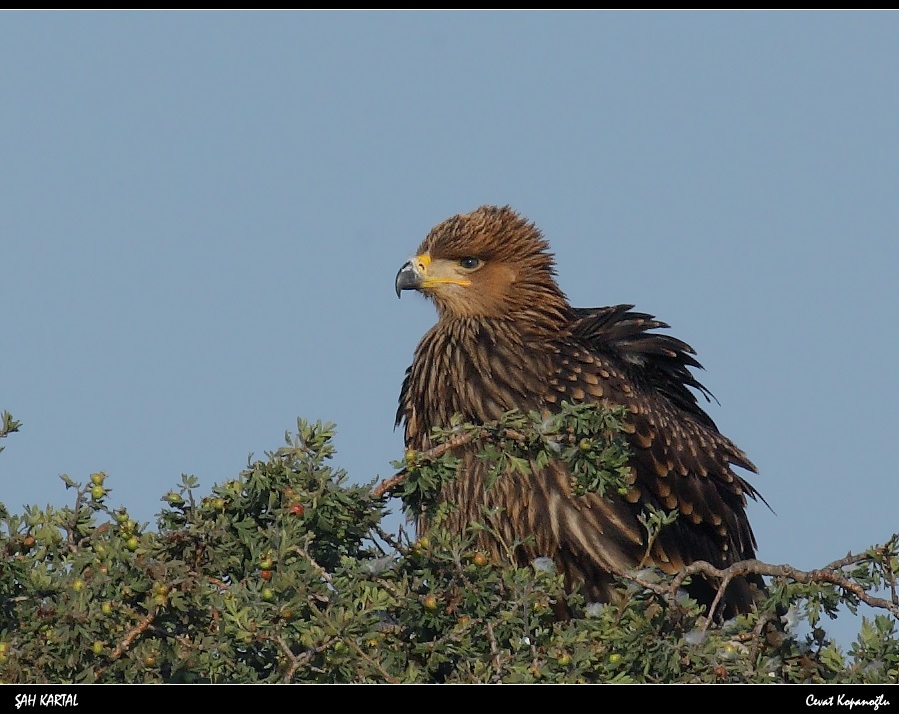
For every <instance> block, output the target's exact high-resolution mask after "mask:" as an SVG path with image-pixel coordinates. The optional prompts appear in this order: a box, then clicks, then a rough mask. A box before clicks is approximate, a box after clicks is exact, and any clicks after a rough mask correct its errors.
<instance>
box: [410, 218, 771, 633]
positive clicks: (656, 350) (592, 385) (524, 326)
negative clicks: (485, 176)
mask: <svg viewBox="0 0 899 714" xmlns="http://www.w3.org/2000/svg"><path fill="white" fill-rule="evenodd" d="M395 288H396V293H397V296H398V297H399V296H400V295H401V293H402V291H404V290H416V291H418V292H420V293H421V294H423V295H425V296H426V297H428V298H430V300H431V301H433V303H434V305H435V306H436V309H437V316H438V319H437V322H436V324H435V325H434V326H433V327H432V328H431V329H430V330H428V331H427V332H426V333H425V335H424V337H423V338H422V340H421V342H420V343H419V345H418V347H417V349H416V350H415V354H414V357H413V360H412V364H411V366H410V367H409V368H408V369H407V370H406V374H405V379H404V380H403V384H402V389H401V391H400V397H399V408H398V410H397V416H396V425H397V426H399V425H401V424H402V425H403V428H404V433H405V443H406V447H407V449H413V450H415V451H424V450H427V449H429V448H432V447H434V446H435V445H436V442H435V441H434V436H433V434H432V430H433V429H434V428H435V427H442V428H449V427H450V426H451V424H452V423H455V422H451V420H452V419H453V417H454V415H461V417H462V419H463V420H464V421H466V422H470V423H474V424H483V423H487V422H491V421H495V420H498V419H500V418H501V417H503V415H504V414H506V413H508V412H509V411H511V410H520V411H522V412H525V413H528V412H535V411H536V412H537V413H542V414H549V413H553V412H554V411H558V410H559V409H560V408H561V405H562V403H563V402H568V403H571V404H584V403H596V404H606V405H610V406H619V407H624V408H625V409H626V412H625V413H626V415H627V418H626V423H625V430H626V438H627V444H628V447H629V452H630V454H631V455H630V457H629V461H628V466H629V469H630V476H629V478H628V487H627V488H626V489H621V490H619V491H617V492H613V493H611V494H609V493H606V494H604V495H599V494H598V493H595V492H588V493H579V492H578V491H577V490H576V489H574V488H573V486H572V478H571V474H570V473H569V471H568V469H567V467H566V465H565V463H564V462H563V461H562V459H561V458H559V459H554V460H553V459H551V460H549V462H548V463H546V464H545V465H541V466H538V465H537V464H536V463H531V464H530V468H529V469H525V473H522V472H521V470H518V469H510V470H509V471H508V473H505V474H503V475H502V476H500V477H499V478H494V477H491V475H490V473H489V472H490V466H489V465H488V464H485V463H484V461H483V459H481V458H479V457H478V451H479V449H478V445H477V444H476V443H467V444H464V445H462V446H460V447H458V448H457V449H456V450H455V452H454V455H455V456H456V457H458V464H459V466H458V469H457V473H456V475H455V477H454V478H452V479H448V480H447V481H446V482H445V483H444V484H443V485H442V486H441V490H440V492H439V495H438V500H439V502H440V503H443V502H446V503H447V505H449V506H450V508H448V509H445V510H446V513H445V514H444V516H443V517H442V520H441V524H442V525H443V526H444V527H446V528H448V529H450V530H451V531H452V532H455V533H458V534H460V535H463V534H465V535H468V536H472V537H474V538H475V547H477V548H478V549H481V550H483V551H485V552H486V554H488V555H490V556H491V557H493V558H495V559H500V558H502V557H503V555H504V554H505V553H507V552H508V551H507V550H506V548H507V547H508V544H509V543H515V544H517V546H516V548H517V550H516V551H515V557H516V559H517V560H518V561H519V564H521V565H524V564H527V563H530V562H533V561H534V560H535V559H537V558H541V557H542V558H551V559H552V560H553V561H554V563H555V565H556V568H557V569H558V570H559V572H561V573H562V574H563V575H564V580H565V584H566V587H567V588H568V589H569V590H576V589H577V590H579V591H581V592H582V593H583V594H584V595H585V597H586V598H587V599H588V600H590V601H594V602H610V601H613V600H614V599H615V598H616V589H615V577H616V574H621V573H624V572H628V571H631V570H633V569H635V568H643V567H646V566H652V567H655V568H658V569H660V570H661V571H663V572H665V573H667V574H672V575H673V574H676V573H678V572H680V571H681V570H683V569H684V568H685V567H686V566H687V565H689V564H691V563H693V562H696V561H700V560H701V561H706V562H708V563H710V564H712V565H713V566H715V567H717V568H722V569H723V568H725V567H727V566H729V565H731V564H732V563H735V562H737V561H740V560H745V559H750V558H754V557H755V551H756V547H757V545H756V539H755V536H754V534H753V531H752V528H751V527H750V524H749V520H748V517H747V513H746V507H747V496H748V497H750V498H752V499H756V498H757V497H758V493H757V491H756V490H755V488H754V487H753V486H752V485H751V484H750V483H748V482H747V481H746V480H745V479H744V478H743V477H742V476H740V475H738V473H737V472H736V471H735V469H737V468H738V469H743V470H745V471H749V472H752V473H756V472H757V470H756V467H755V466H754V465H753V464H752V462H751V461H750V460H749V458H748V457H747V456H746V454H745V453H743V451H742V450H741V449H740V448H738V447H737V446H736V445H735V444H734V443H733V442H732V441H731V440H730V439H728V438H727V437H726V436H724V435H722V434H721V432H720V431H719V430H718V428H717V427H716V425H715V423H714V421H713V420H712V418H711V417H710V416H709V415H708V414H707V413H706V412H705V411H704V410H703V408H702V407H701V406H700V404H699V401H698V399H697V394H699V395H702V396H703V397H704V398H705V399H706V400H708V398H709V396H710V393H709V392H708V390H706V388H705V387H704V386H703V385H702V384H700V382H699V381H697V379H696V377H695V376H694V374H693V372H692V371H691V369H693V368H699V369H701V365H700V363H699V362H698V361H697V360H696V358H695V357H694V355H695V354H696V353H695V351H694V350H693V348H692V347H690V346H689V345H688V344H686V343H685V342H682V341H680V340H678V339H676V338H674V337H672V336H670V335H668V334H665V333H660V332H657V330H659V329H663V328H668V327H669V326H668V325H667V324H665V323H663V322H661V321H659V320H657V319H655V317H654V316H652V315H649V314H645V313H641V312H636V311H634V310H633V307H634V306H633V305H615V306H610V307H599V308H576V307H572V306H571V305H570V304H569V302H568V300H567V298H566V297H565V294H564V293H563V292H562V290H561V289H560V288H559V285H558V283H557V281H556V267H555V258H554V256H553V254H552V253H551V252H550V250H549V244H548V243H547V241H546V240H545V239H544V237H543V235H542V233H541V231H540V230H539V229H538V228H537V227H536V226H535V224H534V223H532V222H529V221H528V219H526V218H524V217H523V216H521V215H520V214H519V213H517V212H516V211H514V210H513V209H512V208H510V207H509V206H504V207H497V206H482V207H480V208H478V209H477V210H474V211H472V212H470V213H466V214H460V215H456V216H453V217H451V218H449V219H447V220H445V221H443V222H442V223H440V224H438V225H437V226H435V227H434V228H433V229H431V231H430V232H429V233H428V235H427V237H426V238H425V239H424V241H423V242H422V243H421V245H420V246H419V248H418V250H417V251H416V254H415V257H414V258H412V259H411V260H409V261H408V262H406V263H405V264H404V265H403V266H402V267H401V268H400V269H399V272H398V273H397V275H396V281H395ZM648 505H652V506H654V507H656V508H658V509H662V510H664V511H669V512H670V511H672V510H673V509H677V512H678V516H677V518H676V519H675V520H674V522H673V523H671V524H670V525H667V526H665V527H664V528H662V530H661V531H660V532H659V533H658V534H657V537H656V538H655V540H654V541H652V543H651V546H649V545H648V543H647V540H648V538H647V531H646V528H645V527H644V526H643V525H642V524H641V521H640V515H641V513H643V512H644V509H645V508H646V506H648ZM486 513H494V514H497V513H498V514H501V515H500V517H499V518H495V522H494V523H493V524H492V528H488V529H485V528H480V529H472V528H471V526H472V525H473V524H474V523H475V522H478V521H483V519H484V514H486ZM430 519H431V516H430V514H429V513H428V512H427V511H425V512H424V513H422V514H421V515H420V517H419V522H418V523H417V527H418V530H419V532H423V529H426V528H427V527H428V526H429V525H430ZM504 544H505V545H504ZM647 548H649V550H648V551H647ZM647 556H648V562H647ZM763 590H764V582H763V581H762V579H761V578H760V577H758V576H754V575H748V576H745V577H742V578H736V579H734V580H733V581H731V583H730V584H729V585H728V588H727V590H726V592H725V593H724V597H723V598H720V599H719V610H718V611H717V612H716V613H712V614H713V615H714V616H715V617H725V618H727V617H733V616H735V615H736V614H739V613H742V612H747V611H749V610H750V609H751V608H752V606H753V604H754V603H755V602H756V601H757V600H758V596H759V594H760V593H761V592H762V591H763ZM688 591H689V593H690V595H692V596H693V597H694V598H695V599H697V600H698V601H700V602H702V603H704V604H705V606H706V607H707V608H708V607H710V605H711V604H712V603H713V602H714V598H715V595H716V593H717V587H716V586H715V584H714V583H711V582H707V581H706V580H704V579H702V578H693V582H692V583H691V584H690V585H689V586H688Z"/></svg>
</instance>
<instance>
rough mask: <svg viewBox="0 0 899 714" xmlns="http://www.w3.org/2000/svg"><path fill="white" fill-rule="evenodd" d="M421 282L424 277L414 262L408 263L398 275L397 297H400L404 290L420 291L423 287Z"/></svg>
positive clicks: (395, 285)
mask: <svg viewBox="0 0 899 714" xmlns="http://www.w3.org/2000/svg"><path fill="white" fill-rule="evenodd" d="M421 281H422V275H421V273H419V272H418V269H417V268H416V267H415V263H414V261H412V260H409V261H406V263H405V265H403V267H402V268H400V270H399V272H398V273H397V274H396V282H395V283H394V287H395V288H396V296H397V297H400V293H402V292H403V290H418V288H419V287H421Z"/></svg>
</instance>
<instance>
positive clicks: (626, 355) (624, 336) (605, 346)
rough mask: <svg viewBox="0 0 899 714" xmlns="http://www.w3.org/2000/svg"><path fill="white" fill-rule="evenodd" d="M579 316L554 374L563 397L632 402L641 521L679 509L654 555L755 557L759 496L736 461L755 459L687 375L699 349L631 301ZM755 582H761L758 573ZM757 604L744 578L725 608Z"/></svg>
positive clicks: (666, 562)
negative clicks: (650, 511) (652, 511)
mask: <svg viewBox="0 0 899 714" xmlns="http://www.w3.org/2000/svg"><path fill="white" fill-rule="evenodd" d="M574 315H575V318H574V322H573V324H572V329H571V337H572V339H571V341H570V342H569V343H567V344H566V347H565V348H564V349H563V352H562V355H561V360H560V368H559V373H558V375H557V377H556V379H555V380H554V381H553V385H554V387H555V389H556V391H557V392H558V393H559V396H558V397H557V400H560V399H570V398H572V397H573V398H575V399H576V400H579V401H580V400H585V401H591V398H592V400H603V401H606V402H608V403H611V404H622V405H625V406H626V407H627V408H628V409H629V411H630V418H629V420H628V421H629V428H630V429H631V430H632V433H631V435H630V439H629V441H630V444H631V447H632V449H633V452H634V458H633V461H632V467H633V471H634V473H633V476H632V478H633V484H632V486H631V491H630V493H629V494H628V496H627V497H626V500H627V501H628V502H630V504H632V505H631V514H632V516H633V518H636V517H637V515H638V514H639V512H640V510H641V509H642V508H643V507H644V504H647V503H649V504H652V505H654V506H656V507H659V508H663V509H667V510H671V509H674V508H677V509H678V511H679V513H680V514H681V515H680V517H679V518H678V519H677V521H676V522H675V523H674V524H673V525H672V526H669V527H667V528H665V529H663V531H662V533H661V534H660V536H659V538H658V540H657V541H656V543H655V544H654V548H653V551H652V553H651V555H652V559H653V561H654V562H655V563H656V565H658V566H659V567H661V568H662V569H663V570H665V571H667V572H669V573H674V572H677V571H679V570H681V569H682V568H683V567H684V566H685V565H687V564H689V563H691V562H694V561H696V560H706V561H708V562H710V563H712V564H713V565H716V566H717V567H726V566H728V565H730V564H731V563H733V562H736V561H738V560H741V559H745V558H752V557H754V556H755V548H756V542H755V537H754V535H753V533H752V529H751V528H750V525H749V521H748V518H747V516H746V512H745V508H746V504H747V500H746V497H747V496H749V497H752V498H756V497H757V493H756V490H755V489H754V488H753V487H752V486H751V485H750V484H749V483H747V482H746V481H745V480H744V479H743V478H741V477H740V476H739V475H737V474H736V473H735V472H734V470H733V467H735V466H739V467H741V468H745V469H747V470H750V471H755V466H753V464H752V462H751V461H750V460H749V458H748V457H747V456H746V454H744V453H743V451H741V450H740V449H739V448H738V447H737V446H736V445H734V444H733V442H731V441H730V440H729V439H727V438H726V437H725V436H723V435H722V434H721V433H720V432H719V431H718V429H717V427H716V426H715V423H714V422H713V420H712V419H711V417H709V415H708V414H706V412H705V411H704V410H703V409H702V408H701V407H700V406H699V404H698V402H697V400H696V396H695V393H694V392H692V391H691V388H692V389H696V390H699V391H700V393H702V394H704V395H706V396H708V391H707V390H705V388H704V387H702V385H701V384H699V382H698V381H697V380H696V378H695V377H694V376H693V375H692V373H691V372H690V369H689V368H690V367H699V364H698V362H696V360H695V359H694V358H693V357H692V355H693V354H694V352H693V350H692V348H691V347H690V346H689V345H687V344H686V343H684V342H681V341H680V340H677V339H675V338H672V337H670V336H667V335H662V334H658V333H653V332H650V330H653V329H656V328H664V327H667V325H665V324H664V323H662V322H659V321H657V320H656V319H655V318H654V317H652V316H651V315H647V314H644V313H638V312H632V311H631V306H630V305H618V306H614V307H608V308H595V309H578V310H575V311H574ZM585 498H586V499H587V500H591V497H589V496H588V497H585ZM592 500H593V501H596V500H597V499H596V498H595V497H593V498H592ZM622 520H623V519H622ZM597 547H602V544H597ZM753 582H754V584H755V585H756V586H759V587H762V582H761V580H760V579H754V581H753ZM703 589H706V590H708V586H705V585H704V584H703V583H699V584H697V585H696V586H695V588H694V590H696V591H701V590H703ZM700 594H702V593H700ZM703 599H706V598H705V597H704V594H703ZM751 602H752V599H751V596H750V592H749V588H748V583H746V582H745V581H741V582H739V583H737V584H736V585H735V586H734V587H733V588H732V589H731V591H729V604H728V609H727V610H726V614H733V613H734V612H736V611H742V610H745V609H747V608H748V607H749V605H750V603H751Z"/></svg>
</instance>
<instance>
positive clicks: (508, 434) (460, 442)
mask: <svg viewBox="0 0 899 714" xmlns="http://www.w3.org/2000/svg"><path fill="white" fill-rule="evenodd" d="M501 434H502V436H503V437H504V438H506V439H511V440H512V441H527V436H525V435H524V434H522V433H521V432H520V431H517V430H515V429H503V430H502V432H501ZM488 437H490V431H489V430H488V429H473V430H472V431H467V432H465V433H464V434H457V435H456V436H451V437H450V438H449V439H447V440H446V441H445V442H443V443H442V444H438V445H437V446H435V447H433V448H430V449H428V450H427V451H420V452H418V453H416V454H415V460H416V461H434V460H435V459H439V458H440V457H441V456H443V455H444V454H445V453H446V452H448V451H452V450H453V449H458V448H459V447H460V446H465V445H466V444H470V443H471V442H472V441H474V440H475V439H486V438H488ZM407 477H408V471H407V470H406V469H403V470H402V471H400V472H399V473H398V474H396V476H392V477H391V478H389V479H387V480H385V481H381V483H379V484H378V485H377V486H375V488H374V489H373V490H372V496H374V497H375V498H381V497H382V496H384V495H385V494H387V493H388V492H389V491H391V490H392V489H394V488H395V487H396V486H399V485H400V484H401V483H403V481H405V480H406V478H407Z"/></svg>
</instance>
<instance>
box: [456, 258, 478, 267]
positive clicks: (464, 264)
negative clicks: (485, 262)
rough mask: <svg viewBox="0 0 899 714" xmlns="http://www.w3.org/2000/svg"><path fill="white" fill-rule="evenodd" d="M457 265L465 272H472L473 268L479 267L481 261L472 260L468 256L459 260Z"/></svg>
mask: <svg viewBox="0 0 899 714" xmlns="http://www.w3.org/2000/svg"><path fill="white" fill-rule="evenodd" d="M459 265H461V266H462V267H463V268H465V269H466V270H474V269H475V268H478V267H480V265H481V261H480V259H479V258H473V257H471V256H469V257H467V258H460V259H459Z"/></svg>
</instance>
